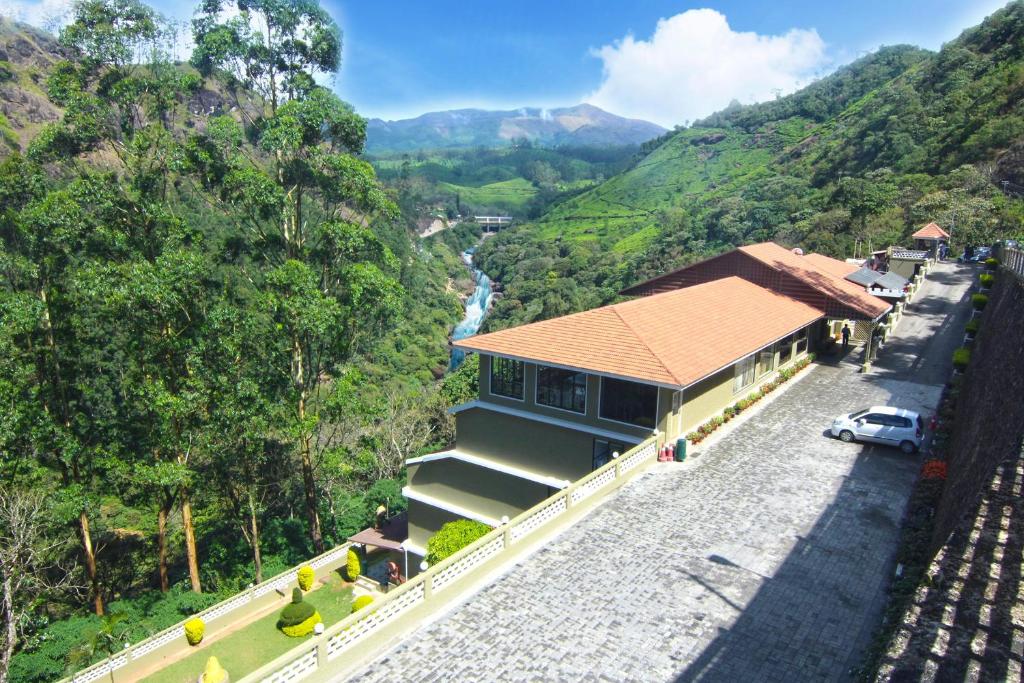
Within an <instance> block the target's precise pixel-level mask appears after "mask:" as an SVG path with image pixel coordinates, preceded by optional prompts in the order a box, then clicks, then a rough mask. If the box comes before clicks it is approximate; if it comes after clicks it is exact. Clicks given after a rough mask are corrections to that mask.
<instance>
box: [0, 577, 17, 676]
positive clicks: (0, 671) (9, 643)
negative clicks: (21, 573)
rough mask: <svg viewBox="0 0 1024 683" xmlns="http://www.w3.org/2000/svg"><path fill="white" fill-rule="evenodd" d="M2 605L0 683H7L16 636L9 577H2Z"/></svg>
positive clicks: (12, 590)
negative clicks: (2, 628)
mask: <svg viewBox="0 0 1024 683" xmlns="http://www.w3.org/2000/svg"><path fill="white" fill-rule="evenodd" d="M3 579H4V582H3V607H2V610H0V614H2V616H3V620H2V623H3V626H4V631H5V633H4V649H3V652H0V683H7V671H8V670H9V669H10V666H11V656H12V655H13V654H14V642H15V638H17V636H18V632H17V629H16V627H15V624H14V596H13V595H12V593H13V592H14V589H13V587H12V586H11V577H10V576H6V575H5V576H4V577H3Z"/></svg>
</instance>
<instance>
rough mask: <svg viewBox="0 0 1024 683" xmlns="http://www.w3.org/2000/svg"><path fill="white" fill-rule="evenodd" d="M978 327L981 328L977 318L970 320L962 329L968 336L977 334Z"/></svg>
mask: <svg viewBox="0 0 1024 683" xmlns="http://www.w3.org/2000/svg"><path fill="white" fill-rule="evenodd" d="M980 327H981V323H980V322H979V321H978V319H977V318H971V319H970V320H968V321H967V326H966V327H965V328H964V330H965V331H966V332H967V333H968V334H977V333H978V328H980Z"/></svg>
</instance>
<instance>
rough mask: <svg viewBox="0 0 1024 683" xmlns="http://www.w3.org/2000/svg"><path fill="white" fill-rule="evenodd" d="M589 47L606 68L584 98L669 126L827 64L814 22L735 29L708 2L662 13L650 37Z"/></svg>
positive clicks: (795, 82)
mask: <svg viewBox="0 0 1024 683" xmlns="http://www.w3.org/2000/svg"><path fill="white" fill-rule="evenodd" d="M593 54H594V56H596V57H599V58H600V59H601V60H602V61H603V62H604V75H603V81H602V83H601V85H600V87H599V88H598V89H597V90H596V91H594V92H593V93H591V94H590V95H589V96H588V97H587V98H586V100H587V101H588V102H590V103H592V104H595V105H597V106H599V107H601V108H603V109H607V110H609V111H611V112H614V113H615V114H619V115H620V116H630V117H636V118H641V119H646V120H648V121H654V122H655V123H659V124H661V125H663V126H667V127H672V126H674V125H676V124H681V123H683V122H684V121H688V120H689V121H692V120H693V119H696V118H700V117H703V116H707V115H708V114H711V113H713V112H715V111H718V110H720V109H723V108H724V107H726V106H727V105H728V104H729V102H730V101H732V100H733V99H736V100H739V101H740V102H742V103H744V104H747V103H751V102H759V101H763V100H767V99H771V98H774V97H775V96H776V95H777V94H786V93H789V92H793V91H794V90H797V89H798V88H800V87H801V86H803V85H806V84H807V83H808V82H809V81H810V80H811V79H813V78H814V77H815V76H816V75H818V74H820V73H821V71H822V69H823V68H824V67H826V66H827V65H828V64H829V59H828V57H827V56H826V50H825V42H824V41H823V40H822V39H821V36H819V35H818V32H817V31H815V30H814V29H810V30H807V29H796V28H794V29H791V30H789V31H788V32H787V33H786V34H784V35H779V36H769V35H759V34H757V33H753V32H739V31H734V30H733V29H732V28H730V27H729V22H728V21H727V20H726V18H725V15H723V14H721V13H720V12H717V11H715V10H712V9H696V10H688V11H686V12H683V13H682V14H677V15H675V16H672V17H669V18H668V19H661V20H659V21H658V25H657V27H656V28H655V30H654V35H652V36H651V37H650V39H648V40H637V39H636V38H634V37H633V36H632V35H627V36H626V37H625V38H623V39H622V40H619V41H616V42H615V43H614V44H612V45H605V46H603V47H601V48H600V49H596V50H594V51H593Z"/></svg>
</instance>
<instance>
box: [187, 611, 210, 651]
mask: <svg viewBox="0 0 1024 683" xmlns="http://www.w3.org/2000/svg"><path fill="white" fill-rule="evenodd" d="M204 633H206V624H204V623H203V620H202V619H200V618H199V617H193V618H192V619H189V620H188V621H186V622H185V640H187V641H188V644H189V645H198V644H199V643H201V642H203V634H204Z"/></svg>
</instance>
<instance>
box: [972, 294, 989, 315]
mask: <svg viewBox="0 0 1024 683" xmlns="http://www.w3.org/2000/svg"><path fill="white" fill-rule="evenodd" d="M971 305H972V306H974V310H976V311H983V310H985V306H987V305H988V295H987V294H975V295H973V296H971Z"/></svg>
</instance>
